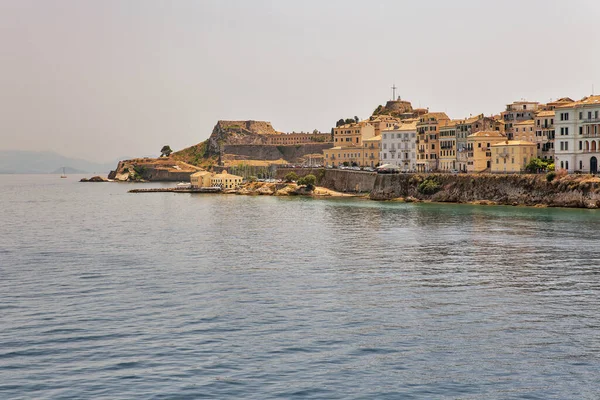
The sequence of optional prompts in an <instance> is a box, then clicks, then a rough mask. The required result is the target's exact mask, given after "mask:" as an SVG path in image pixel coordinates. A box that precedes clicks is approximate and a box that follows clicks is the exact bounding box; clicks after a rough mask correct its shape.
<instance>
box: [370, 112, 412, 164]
mask: <svg viewBox="0 0 600 400" xmlns="http://www.w3.org/2000/svg"><path fill="white" fill-rule="evenodd" d="M416 143H417V120H416V119H407V120H404V121H403V123H402V125H395V126H394V127H393V128H390V129H387V130H383V131H381V154H380V155H379V162H380V163H381V164H392V165H397V166H398V167H399V168H400V169H402V170H405V171H415V170H416V168H417V149H416V147H417V145H416Z"/></svg>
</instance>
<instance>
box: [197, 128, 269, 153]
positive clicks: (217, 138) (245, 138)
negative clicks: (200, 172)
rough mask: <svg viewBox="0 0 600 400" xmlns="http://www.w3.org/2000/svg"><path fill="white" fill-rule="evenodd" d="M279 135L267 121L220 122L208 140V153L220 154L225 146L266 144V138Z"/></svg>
mask: <svg viewBox="0 0 600 400" xmlns="http://www.w3.org/2000/svg"><path fill="white" fill-rule="evenodd" d="M277 133H279V132H277V131H276V130H275V129H273V126H271V123H270V122H266V121H219V122H217V125H215V127H214V128H213V131H212V133H211V135H210V137H209V138H208V147H207V149H208V153H209V154H219V151H220V150H221V146H222V145H225V144H227V145H233V144H266V137H265V136H266V135H274V134H277Z"/></svg>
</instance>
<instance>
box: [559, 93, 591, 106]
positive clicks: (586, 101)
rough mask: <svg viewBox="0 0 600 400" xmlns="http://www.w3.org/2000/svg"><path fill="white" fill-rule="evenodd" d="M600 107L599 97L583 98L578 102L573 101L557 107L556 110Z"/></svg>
mask: <svg viewBox="0 0 600 400" xmlns="http://www.w3.org/2000/svg"><path fill="white" fill-rule="evenodd" d="M590 105H591V106H600V95H596V96H589V97H584V98H583V99H581V100H579V101H574V102H572V103H567V104H564V105H562V106H557V107H556V108H574V107H577V106H590Z"/></svg>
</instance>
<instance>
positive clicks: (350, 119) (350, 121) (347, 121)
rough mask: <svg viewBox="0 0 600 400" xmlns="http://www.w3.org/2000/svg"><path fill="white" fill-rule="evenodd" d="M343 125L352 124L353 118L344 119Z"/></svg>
mask: <svg viewBox="0 0 600 400" xmlns="http://www.w3.org/2000/svg"><path fill="white" fill-rule="evenodd" d="M344 123H345V124H347V125H350V124H353V123H354V118H346V121H344Z"/></svg>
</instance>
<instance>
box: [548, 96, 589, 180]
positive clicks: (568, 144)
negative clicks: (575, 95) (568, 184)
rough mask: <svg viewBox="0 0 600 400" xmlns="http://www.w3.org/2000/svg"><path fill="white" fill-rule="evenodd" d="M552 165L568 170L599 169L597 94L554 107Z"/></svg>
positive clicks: (586, 170) (587, 171) (584, 170)
mask: <svg viewBox="0 0 600 400" xmlns="http://www.w3.org/2000/svg"><path fill="white" fill-rule="evenodd" d="M554 126H555V132H556V139H555V143H554V150H555V154H556V157H555V161H554V163H555V167H556V169H566V170H567V171H568V172H574V171H581V172H586V173H597V172H598V160H599V159H600V96H590V97H584V98H583V99H582V100H580V101H575V102H573V103H570V104H565V105H563V106H558V107H556V109H555V117H554Z"/></svg>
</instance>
